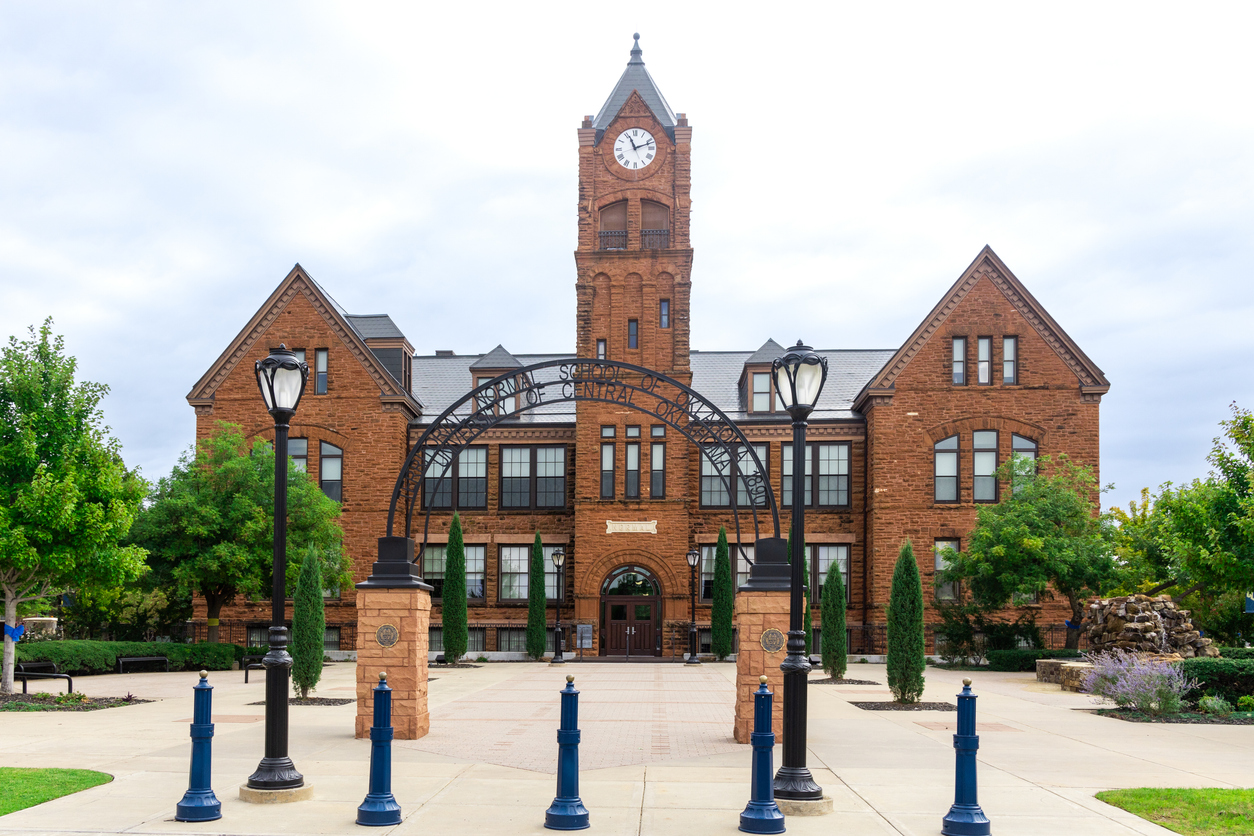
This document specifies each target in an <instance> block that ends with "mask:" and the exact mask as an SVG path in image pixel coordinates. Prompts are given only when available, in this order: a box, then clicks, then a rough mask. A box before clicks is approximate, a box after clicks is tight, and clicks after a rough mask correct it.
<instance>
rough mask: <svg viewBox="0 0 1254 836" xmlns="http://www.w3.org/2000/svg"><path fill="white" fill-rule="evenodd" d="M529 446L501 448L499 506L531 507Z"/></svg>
mask: <svg viewBox="0 0 1254 836" xmlns="http://www.w3.org/2000/svg"><path fill="white" fill-rule="evenodd" d="M531 450H532V448H530V447H502V448H501V507H502V508H530V507H531Z"/></svg>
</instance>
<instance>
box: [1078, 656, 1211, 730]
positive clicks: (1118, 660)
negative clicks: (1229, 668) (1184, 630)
mask: <svg viewBox="0 0 1254 836" xmlns="http://www.w3.org/2000/svg"><path fill="white" fill-rule="evenodd" d="M1087 659H1088V661H1089V663H1090V664H1092V665H1093V669H1092V670H1090V671H1089V672H1088V673H1087V674H1086V675H1085V677H1084V690H1085V691H1087V692H1088V693H1090V694H1093V695H1094V696H1097V697H1104V698H1105V699H1108V700H1110V701H1112V702H1113V703H1114V704H1115V705H1117V706H1119V707H1120V708H1130V709H1132V710H1133V711H1139V712H1141V713H1143V714H1155V715H1156V714H1176V713H1178V712H1179V711H1180V709H1181V708H1182V707H1183V705H1184V695H1185V694H1187V693H1188V692H1189V691H1190V690H1192V689H1193V688H1196V687H1197V680H1195V679H1189V678H1188V677H1186V676H1185V675H1184V672H1183V671H1181V670H1180V667H1179V666H1178V665H1174V664H1172V663H1170V662H1151V661H1148V660H1146V659H1142V658H1141V657H1139V656H1137V655H1136V654H1134V653H1119V652H1117V651H1114V652H1110V653H1090V654H1089V655H1088V657H1087Z"/></svg>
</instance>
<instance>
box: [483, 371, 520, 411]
mask: <svg viewBox="0 0 1254 836" xmlns="http://www.w3.org/2000/svg"><path fill="white" fill-rule="evenodd" d="M493 379H494V378H491V377H480V378H476V379H475V387H476V388H478V387H480V386H483V385H484V384H485V383H487V382H488V381H490V380H493ZM517 391H518V383H517V381H515V380H514V379H513V378H507V379H506V380H503V381H502V382H500V383H498V384H496V385H495V386H493V387H492V388H491V389H485V390H484V391H482V392H480V393H479V394H478V395H476V396H475V403H476V405H477V406H478V408H479V409H481V410H484V409H486V410H489V411H491V412H493V413H495V414H497V415H512V414H514V413H515V412H516V411H517V410H518V394H517Z"/></svg>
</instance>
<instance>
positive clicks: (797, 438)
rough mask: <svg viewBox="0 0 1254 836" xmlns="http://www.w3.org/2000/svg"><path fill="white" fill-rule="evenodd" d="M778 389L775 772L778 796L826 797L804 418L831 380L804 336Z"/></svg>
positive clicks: (783, 366) (779, 368)
mask: <svg viewBox="0 0 1254 836" xmlns="http://www.w3.org/2000/svg"><path fill="white" fill-rule="evenodd" d="M771 375H772V377H773V378H774V379H775V391H776V393H777V394H778V395H779V398H780V400H781V401H782V402H783V404H784V409H786V410H788V414H789V415H790V416H792V554H791V555H790V560H791V562H792V579H791V580H792V582H791V584H790V590H789V591H790V593H791V594H790V596H789V598H790V600H789V615H788V657H787V658H786V659H784V662H783V664H782V665H780V669H781V670H783V672H784V753H783V754H784V757H783V764H782V765H781V766H780V768H779V771H778V772H776V773H775V796H776V797H777V798H788V799H794V800H801V801H813V800H817V799H820V798H822V797H823V788H822V787H820V786H819V785H818V784H816V783H815V782H814V778H813V776H811V775H810V770H809V768H808V767H807V766H806V682H807V679H808V677H809V674H810V660H809V658H807V656H806V652H805V649H806V641H805V632H804V630H803V629H802V614H803V612H802V601H801V586H802V580H803V578H804V577H805V576H804V575H803V573H804V572H805V571H806V568H807V567H806V560H805V555H804V543H805V537H806V528H805V481H804V479H805V461H806V459H805V456H806V418H808V417H809V416H810V413H811V412H812V411H813V410H814V406H815V404H817V403H818V400H819V392H822V391H823V384H824V382H826V380H827V358H826V357H822V356H820V355H819V354H816V353H815V351H814V349H812V348H810V346H808V345H802V343H801V340H797V344H796V345H795V346H793V347H792V348H790V349H788V352H787V353H786V354H784V356H783V357H777V358H776V359H775V362H774V363H772V364H771Z"/></svg>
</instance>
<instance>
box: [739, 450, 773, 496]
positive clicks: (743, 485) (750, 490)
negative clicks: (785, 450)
mask: <svg viewBox="0 0 1254 836" xmlns="http://www.w3.org/2000/svg"><path fill="white" fill-rule="evenodd" d="M752 447H753V452H754V453H757V454H758V458H759V459H760V460H761V461H762V464H763V466H764V467H767V471H766V472H767V473H770V472H771V471H770V468H769V466H767V458H766V445H765V444H754V445H752ZM757 475H759V474H758V465H757V462H755V461H754V460H753V456H751V455H750V454H749V448H748V447H737V448H736V475H735V479H736V504H737V505H738V506H739V507H741V508H747V507H749V506H750V505H757V506H758V507H759V508H761V507H765V506H766V484H765V480H764V479H757V480H755V483H754V484H752V485H750V484H749V483H748V482H746V481H745V480H746V479H747V478H749V477H752V476H757ZM750 494H753V496H751V495H750Z"/></svg>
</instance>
